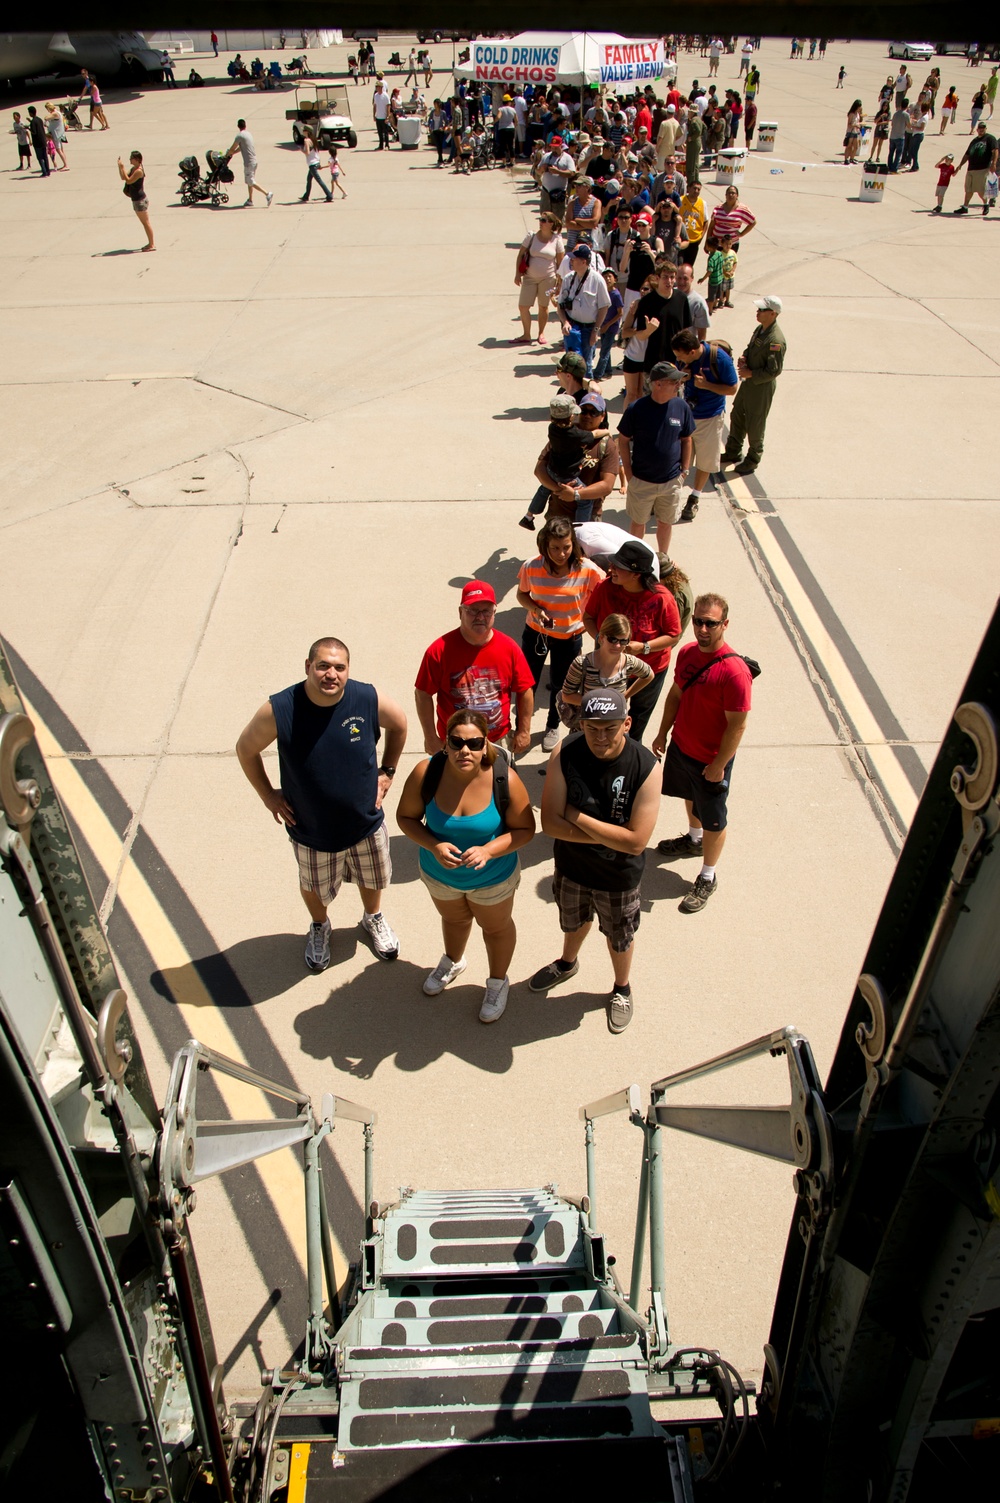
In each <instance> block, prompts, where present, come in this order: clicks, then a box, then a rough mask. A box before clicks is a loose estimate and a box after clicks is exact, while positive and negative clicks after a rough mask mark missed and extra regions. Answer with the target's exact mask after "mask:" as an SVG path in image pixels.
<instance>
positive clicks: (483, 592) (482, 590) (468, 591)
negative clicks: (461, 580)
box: [462, 579, 497, 605]
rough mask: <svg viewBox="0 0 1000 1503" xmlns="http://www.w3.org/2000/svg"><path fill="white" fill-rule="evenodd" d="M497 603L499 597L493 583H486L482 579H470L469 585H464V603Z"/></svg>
mask: <svg viewBox="0 0 1000 1503" xmlns="http://www.w3.org/2000/svg"><path fill="white" fill-rule="evenodd" d="M496 603H497V597H496V595H495V594H494V591H493V586H492V585H489V584H484V583H483V581H482V580H481V579H470V580H469V583H468V584H467V585H463V587H462V604H463V605H496Z"/></svg>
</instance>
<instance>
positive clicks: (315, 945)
mask: <svg viewBox="0 0 1000 1503" xmlns="http://www.w3.org/2000/svg"><path fill="white" fill-rule="evenodd" d="M329 964H330V920H329V919H327V920H326V922H325V923H323V924H310V925H309V933H308V935H307V936H306V965H307V966H308V967H309V969H310V970H311V971H325V970H326V968H327V966H328V965H329Z"/></svg>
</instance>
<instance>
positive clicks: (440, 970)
mask: <svg viewBox="0 0 1000 1503" xmlns="http://www.w3.org/2000/svg"><path fill="white" fill-rule="evenodd" d="M467 964H468V962H467V961H466V960H464V959H463V960H452V958H451V956H450V955H442V956H441V959H440V960H439V961H438V963H437V965H436V966H435V967H434V969H433V971H431V973H430V975H429V976H428V977H427V980H426V981H425V982H424V991H425V992H426V994H427V996H428V997H437V996H439V995H440V993H441V992H443V991H444V989H445V987H446V986H451V983H452V982H453V981H455V980H456V979H457V978H458V977H459V976H461V974H462V972H463V971H464V970H465V967H466V965H467Z"/></svg>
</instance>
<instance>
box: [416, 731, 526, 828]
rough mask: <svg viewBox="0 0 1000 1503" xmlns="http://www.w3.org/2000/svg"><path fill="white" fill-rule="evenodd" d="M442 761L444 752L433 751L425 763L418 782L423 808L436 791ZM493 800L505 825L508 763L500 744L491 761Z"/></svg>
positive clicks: (508, 791) (507, 804) (508, 800)
mask: <svg viewBox="0 0 1000 1503" xmlns="http://www.w3.org/2000/svg"><path fill="white" fill-rule="evenodd" d="M444 763H445V754H444V752H443V751H439V752H435V753H434V755H433V757H431V759H430V761H429V762H428V764H427V771H426V772H425V773H424V777H423V782H422V783H421V784H420V797H421V799H422V800H423V804H424V808H425V809H426V807H427V805H428V804H429V803H430V801H431V799H432V798H433V797H434V795H435V793H437V791H438V784H439V783H440V781H441V774H442V773H443V772H444ZM493 802H494V803H495V804H496V806H497V810H498V812H499V815H500V819H501V821H502V822H503V824H504V826H506V824H507V809H508V806H509V804H510V763H509V762H508V761H507V753H506V752H505V751H504V749H503V747H501V746H498V747H497V754H496V758H495V759H494V762H493Z"/></svg>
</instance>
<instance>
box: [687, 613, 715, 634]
mask: <svg viewBox="0 0 1000 1503" xmlns="http://www.w3.org/2000/svg"><path fill="white" fill-rule="evenodd" d="M691 622H692V625H694V626H697V627H700V628H701V629H702V630H704V631H708V630H709V629H713V630H714V628H715V627H717V626H721V625H722V622H721V621H713V620H712V618H711V617H710V616H692V617H691Z"/></svg>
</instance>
